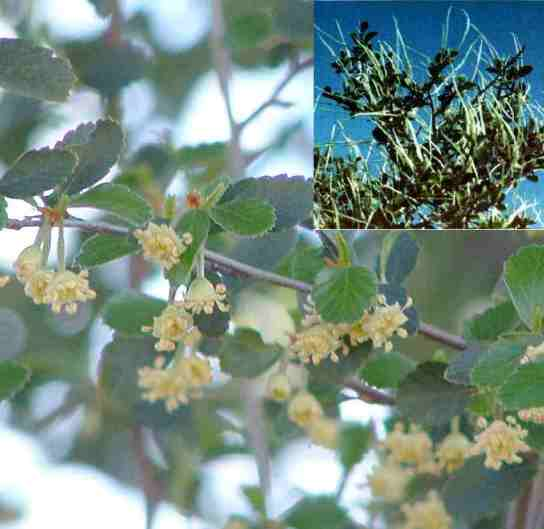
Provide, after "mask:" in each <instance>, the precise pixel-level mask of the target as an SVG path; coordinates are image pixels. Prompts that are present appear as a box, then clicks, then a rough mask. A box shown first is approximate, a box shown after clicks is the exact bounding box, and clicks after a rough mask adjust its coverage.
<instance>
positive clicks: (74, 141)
mask: <svg viewBox="0 0 544 529" xmlns="http://www.w3.org/2000/svg"><path fill="white" fill-rule="evenodd" d="M123 145H124V138H123V131H122V130H121V127H119V124H118V123H116V122H115V121H113V120H111V119H100V120H98V121H97V122H96V123H84V124H82V125H80V126H79V127H77V128H76V129H74V130H71V131H69V132H67V133H66V134H65V136H64V138H63V139H62V140H61V141H59V142H57V144H56V145H55V149H57V150H69V151H72V152H74V153H75V154H76V155H77V157H78V164H77V167H76V169H75V171H74V174H73V175H72V177H71V178H70V179H69V180H68V181H67V183H66V186H65V188H64V192H65V193H68V194H70V195H74V194H76V193H78V192H79V191H81V190H82V189H85V188H87V187H90V186H92V185H94V184H96V183H97V182H98V181H99V180H102V178H104V177H105V176H106V175H107V174H108V173H109V171H110V169H111V168H112V167H113V166H114V165H115V164H116V163H117V161H118V159H119V155H120V153H121V150H122V149H123Z"/></svg>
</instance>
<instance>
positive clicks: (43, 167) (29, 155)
mask: <svg viewBox="0 0 544 529" xmlns="http://www.w3.org/2000/svg"><path fill="white" fill-rule="evenodd" d="M76 164H77V158H76V156H75V155H74V154H72V153H71V152H68V151H59V150H56V149H50V148H49V147H45V148H43V149H40V150H36V151H28V152H26V153H24V154H23V155H21V156H20V157H19V158H18V159H17V160H16V161H15V162H14V164H13V165H12V166H11V167H10V168H9V169H8V170H7V171H6V173H4V176H3V177H2V179H1V180H0V193H2V194H3V195H5V196H7V197H9V198H25V197H31V196H34V195H39V194H41V193H43V192H45V191H49V190H51V189H53V188H54V187H56V186H58V185H60V184H62V183H64V182H65V181H66V180H67V179H68V178H69V177H70V175H71V174H72V171H73V170H74V168H75V166H76Z"/></svg>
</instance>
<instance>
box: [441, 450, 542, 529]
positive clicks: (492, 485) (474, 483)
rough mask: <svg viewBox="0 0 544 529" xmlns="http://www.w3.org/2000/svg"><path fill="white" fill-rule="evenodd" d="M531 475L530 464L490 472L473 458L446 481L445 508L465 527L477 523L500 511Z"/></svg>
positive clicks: (480, 459) (444, 492) (509, 466)
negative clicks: (460, 520)
mask: <svg viewBox="0 0 544 529" xmlns="http://www.w3.org/2000/svg"><path fill="white" fill-rule="evenodd" d="M534 472H535V465H534V464H531V463H523V464H519V465H505V466H503V467H502V468H501V470H491V469H489V468H486V467H484V465H483V457H473V458H471V459H469V460H468V461H466V462H465V464H464V466H463V467H462V468H461V469H459V470H458V471H457V472H456V473H455V474H453V475H452V476H451V478H450V479H448V481H447V482H446V485H445V487H444V490H443V497H444V501H445V503H446V507H447V509H448V511H449V512H450V513H453V514H455V516H456V517H459V518H460V519H462V520H464V521H465V522H467V523H469V524H472V523H475V522H478V521H479V520H481V519H483V518H487V517H489V516H490V515H492V514H494V513H500V512H503V510H504V508H505V506H506V505H507V503H508V502H509V501H510V500H512V499H514V498H515V497H516V496H517V495H518V494H519V493H520V490H521V489H522V487H523V486H524V484H525V483H526V482H527V481H528V480H529V479H531V477H532V476H533V475H534ZM468 491H470V493H469V494H467V492H468Z"/></svg>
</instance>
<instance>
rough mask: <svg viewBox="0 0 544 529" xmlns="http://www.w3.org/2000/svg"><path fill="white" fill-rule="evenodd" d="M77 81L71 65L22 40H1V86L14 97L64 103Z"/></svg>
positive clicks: (47, 50) (41, 47)
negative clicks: (17, 95)
mask: <svg viewBox="0 0 544 529" xmlns="http://www.w3.org/2000/svg"><path fill="white" fill-rule="evenodd" d="M75 82H76V76H75V75H74V72H73V71H72V67H71V66H70V63H69V62H68V61H67V60H66V59H64V58H62V57H59V56H58V55H55V53H54V51H53V50H51V49H49V48H44V47H43V46H36V45H35V44H33V43H32V42H29V41H27V40H23V39H0V86H1V87H2V88H5V89H6V90H9V91H10V92H14V93H16V94H19V95H22V96H26V97H34V98H36V99H45V100H48V101H59V102H60V101H64V100H65V99H66V98H67V97H68V95H69V93H70V90H71V89H72V88H73V86H74V83H75Z"/></svg>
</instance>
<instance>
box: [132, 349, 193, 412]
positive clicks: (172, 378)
mask: <svg viewBox="0 0 544 529" xmlns="http://www.w3.org/2000/svg"><path fill="white" fill-rule="evenodd" d="M165 363H166V361H165V359H164V357H162V356H159V357H157V358H156V359H155V362H154V366H153V367H149V366H145V367H142V368H141V369H139V370H138V386H140V387H141V388H142V389H143V390H144V393H143V394H142V399H144V400H147V401H149V402H156V401H157V400H164V401H165V406H166V409H167V410H168V411H169V412H171V411H174V410H176V409H177V408H178V407H179V405H180V404H187V403H188V402H189V397H188V395H187V393H188V390H189V387H188V384H187V381H186V379H185V378H184V377H183V376H182V375H181V374H180V372H179V370H178V369H176V366H175V365H174V366H173V367H169V368H166V367H165Z"/></svg>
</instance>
